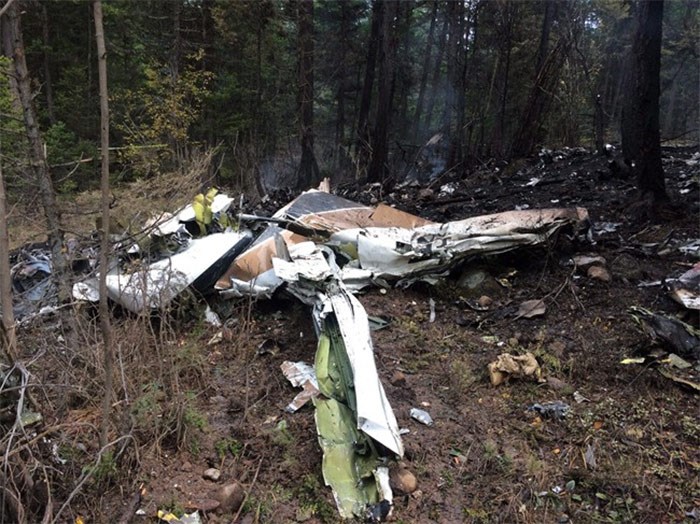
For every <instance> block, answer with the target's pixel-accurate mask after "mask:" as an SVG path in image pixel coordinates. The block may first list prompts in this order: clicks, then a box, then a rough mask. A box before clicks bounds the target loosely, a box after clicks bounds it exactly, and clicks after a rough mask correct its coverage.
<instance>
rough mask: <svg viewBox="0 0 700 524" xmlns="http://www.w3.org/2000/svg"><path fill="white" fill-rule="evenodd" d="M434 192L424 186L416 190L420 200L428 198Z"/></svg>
mask: <svg viewBox="0 0 700 524" xmlns="http://www.w3.org/2000/svg"><path fill="white" fill-rule="evenodd" d="M434 194H435V192H434V191H433V190H432V189H430V188H429V187H426V188H423V189H421V190H420V191H418V198H420V199H421V200H428V199H429V198H432V197H433V195H434Z"/></svg>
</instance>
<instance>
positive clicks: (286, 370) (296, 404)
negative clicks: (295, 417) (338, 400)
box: [280, 360, 319, 413]
mask: <svg viewBox="0 0 700 524" xmlns="http://www.w3.org/2000/svg"><path fill="white" fill-rule="evenodd" d="M280 367H281V368H282V373H283V374H284V376H285V377H286V378H287V380H289V382H291V383H292V386H294V387H299V386H301V387H302V388H303V391H302V392H301V393H299V394H298V395H297V396H296V397H294V400H292V401H291V402H290V403H289V404H288V405H287V407H286V408H284V410H285V411H286V412H288V413H294V412H295V411H297V410H298V409H299V408H301V407H302V406H303V405H304V404H306V403H307V402H308V401H309V400H311V399H313V398H314V397H316V396H317V395H318V394H319V390H318V382H317V381H316V371H314V368H313V367H312V366H310V365H309V364H307V363H306V362H290V361H289V360H285V361H284V362H282V365H281V366H280Z"/></svg>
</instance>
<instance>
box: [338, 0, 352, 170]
mask: <svg viewBox="0 0 700 524" xmlns="http://www.w3.org/2000/svg"><path fill="white" fill-rule="evenodd" d="M349 27H350V9H349V6H348V0H340V57H339V59H340V64H341V67H340V68H339V69H340V71H339V75H340V78H339V80H338V88H337V91H336V94H335V99H336V109H337V113H336V121H335V159H336V168H338V169H340V167H341V165H342V157H343V156H344V155H343V145H344V144H345V95H346V92H347V73H346V71H345V68H344V67H343V64H345V61H346V58H347V54H348V34H349V32H350V29H349Z"/></svg>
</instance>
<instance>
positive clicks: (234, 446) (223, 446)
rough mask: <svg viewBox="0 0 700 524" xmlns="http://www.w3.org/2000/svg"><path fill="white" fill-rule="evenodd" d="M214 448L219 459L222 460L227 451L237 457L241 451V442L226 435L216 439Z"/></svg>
mask: <svg viewBox="0 0 700 524" xmlns="http://www.w3.org/2000/svg"><path fill="white" fill-rule="evenodd" d="M214 449H215V450H216V455H217V456H218V457H219V459H221V460H223V459H224V457H226V455H227V454H228V453H230V454H231V455H232V456H234V457H238V456H239V455H240V454H241V452H242V451H243V444H241V443H240V442H239V441H238V440H236V439H235V438H232V437H226V438H222V439H221V440H218V441H217V442H216V444H214Z"/></svg>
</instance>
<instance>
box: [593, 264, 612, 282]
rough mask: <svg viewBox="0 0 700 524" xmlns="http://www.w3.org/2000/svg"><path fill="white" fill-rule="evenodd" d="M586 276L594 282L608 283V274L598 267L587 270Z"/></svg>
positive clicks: (605, 270)
mask: <svg viewBox="0 0 700 524" xmlns="http://www.w3.org/2000/svg"><path fill="white" fill-rule="evenodd" d="M587 273H588V276H589V277H590V278H592V279H594V280H600V281H602V282H610V280H611V278H610V273H609V272H608V270H607V269H605V268H604V267H600V266H591V267H589V268H588V272H587Z"/></svg>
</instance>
